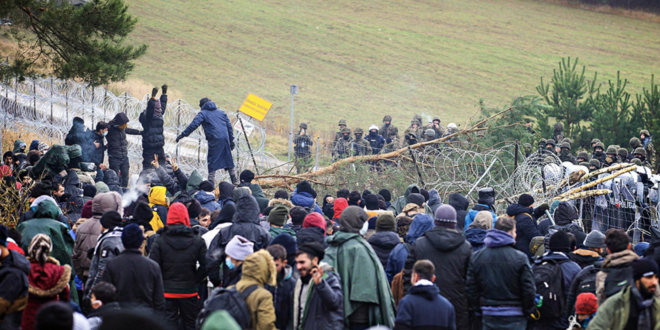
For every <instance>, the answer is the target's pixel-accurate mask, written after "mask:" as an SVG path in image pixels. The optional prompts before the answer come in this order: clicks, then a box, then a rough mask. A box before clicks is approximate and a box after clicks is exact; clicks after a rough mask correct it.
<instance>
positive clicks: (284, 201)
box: [268, 198, 293, 209]
mask: <svg viewBox="0 0 660 330" xmlns="http://www.w3.org/2000/svg"><path fill="white" fill-rule="evenodd" d="M277 205H283V206H284V207H287V208H289V209H292V208H293V203H291V201H289V200H288V199H284V198H275V199H272V200H271V201H270V202H268V206H272V207H275V206H277Z"/></svg>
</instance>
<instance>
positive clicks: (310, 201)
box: [291, 192, 323, 216]
mask: <svg viewBox="0 0 660 330" xmlns="http://www.w3.org/2000/svg"><path fill="white" fill-rule="evenodd" d="M291 203H293V205H295V206H300V207H303V208H305V209H309V210H311V211H314V212H317V213H319V214H321V216H323V210H321V208H320V207H319V206H318V205H317V204H316V201H315V200H314V197H312V195H311V194H310V193H308V192H299V193H296V194H294V195H293V196H291Z"/></svg>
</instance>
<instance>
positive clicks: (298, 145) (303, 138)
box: [293, 122, 314, 173]
mask: <svg viewBox="0 0 660 330" xmlns="http://www.w3.org/2000/svg"><path fill="white" fill-rule="evenodd" d="M293 144H294V147H293V151H294V152H295V160H294V161H295V164H296V170H297V171H298V173H304V172H305V171H307V168H308V167H309V164H310V160H311V159H312V152H311V151H310V148H311V147H312V145H314V142H313V141H312V138H311V137H310V136H309V134H307V123H304V122H303V123H300V132H298V135H296V137H295V138H294V139H293Z"/></svg>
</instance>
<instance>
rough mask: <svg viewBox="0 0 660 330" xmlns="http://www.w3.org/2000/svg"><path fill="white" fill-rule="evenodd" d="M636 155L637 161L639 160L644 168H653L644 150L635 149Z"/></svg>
mask: <svg viewBox="0 0 660 330" xmlns="http://www.w3.org/2000/svg"><path fill="white" fill-rule="evenodd" d="M634 155H635V159H638V160H639V161H640V162H641V163H642V166H646V167H651V164H650V163H649V161H648V160H647V159H646V155H647V154H646V150H644V148H637V149H635V152H634Z"/></svg>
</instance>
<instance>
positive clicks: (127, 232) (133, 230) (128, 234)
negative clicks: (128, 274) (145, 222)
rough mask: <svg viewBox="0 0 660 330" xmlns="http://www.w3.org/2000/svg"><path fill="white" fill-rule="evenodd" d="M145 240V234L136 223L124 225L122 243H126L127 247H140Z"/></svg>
mask: <svg viewBox="0 0 660 330" xmlns="http://www.w3.org/2000/svg"><path fill="white" fill-rule="evenodd" d="M143 241H144V234H143V233H142V229H141V228H140V226H138V225H137V224H135V223H131V224H129V225H127V226H126V227H124V230H123V231H122V233H121V243H122V244H124V248H126V249H139V248H140V247H141V246H142V242H143Z"/></svg>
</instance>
